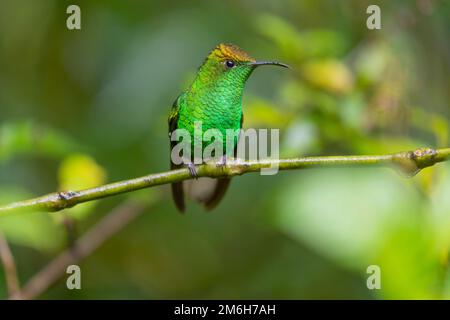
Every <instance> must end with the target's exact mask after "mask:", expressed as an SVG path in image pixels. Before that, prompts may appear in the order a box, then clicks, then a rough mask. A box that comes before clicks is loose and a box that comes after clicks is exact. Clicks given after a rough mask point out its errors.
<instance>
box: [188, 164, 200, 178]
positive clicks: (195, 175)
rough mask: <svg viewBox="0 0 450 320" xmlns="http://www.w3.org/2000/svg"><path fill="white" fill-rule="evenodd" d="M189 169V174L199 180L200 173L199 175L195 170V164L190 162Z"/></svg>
mask: <svg viewBox="0 0 450 320" xmlns="http://www.w3.org/2000/svg"><path fill="white" fill-rule="evenodd" d="M187 168H188V170H189V174H190V175H191V177H192V178H195V179H198V173H197V169H196V168H195V164H193V163H192V162H189V163H188V164H187Z"/></svg>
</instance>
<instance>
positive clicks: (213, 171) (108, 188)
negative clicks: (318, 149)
mask: <svg viewBox="0 0 450 320" xmlns="http://www.w3.org/2000/svg"><path fill="white" fill-rule="evenodd" d="M447 160H450V148H444V149H436V150H435V149H431V148H420V149H416V150H414V151H407V152H400V153H395V154H388V155H370V156H367V155H364V156H325V157H302V158H294V159H280V160H272V159H268V160H260V161H243V160H240V159H232V160H228V161H227V164H226V165H218V163H216V162H209V163H205V164H202V165H199V166H197V173H198V177H211V178H219V177H233V176H237V175H242V174H244V173H249V172H257V171H260V170H261V169H263V168H270V167H272V166H274V165H278V168H279V170H295V169H307V168H317V167H331V166H346V165H363V166H396V167H399V168H400V169H401V170H402V171H404V172H405V173H407V174H408V175H410V176H412V175H414V174H416V173H417V172H419V171H420V170H421V169H423V168H426V167H429V166H432V165H434V164H436V163H438V162H443V161H447ZM188 179H192V176H191V175H190V173H189V170H188V169H187V168H182V169H177V170H172V171H166V172H162V173H155V174H150V175H147V176H143V177H140V178H135V179H131V180H124V181H119V182H115V183H111V184H107V185H103V186H100V187H97V188H92V189H85V190H81V191H64V192H55V193H50V194H48V195H45V196H42V197H39V198H35V199H31V200H25V201H19V202H15V203H11V204H9V205H6V206H3V207H0V216H2V215H4V214H7V213H12V212H18V211H22V210H28V211H29V210H34V211H59V210H63V209H65V208H70V207H73V206H75V205H77V204H80V203H83V202H87V201H92V200H97V199H101V198H106V197H111V196H114V195H118V194H122V193H126V192H131V191H135V190H140V189H144V188H149V187H154V186H158V185H163V184H168V183H173V182H179V181H183V180H188Z"/></svg>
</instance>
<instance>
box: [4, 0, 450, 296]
mask: <svg viewBox="0 0 450 320" xmlns="http://www.w3.org/2000/svg"><path fill="white" fill-rule="evenodd" d="M73 3H77V4H78V5H79V6H80V7H81V19H82V21H81V23H82V29H81V30H78V31H77V30H75V31H70V30H68V29H67V28H66V19H67V17H68V15H67V14H66V8H67V6H68V5H69V4H73ZM370 4H378V5H380V7H381V22H382V29H381V30H373V31H371V30H368V29H367V28H366V19H367V17H368V14H366V8H367V7H368V5H370ZM449 17H450V2H449V1H444V0H442V1H431V0H417V1H356V0H354V1H341V2H337V1H333V0H321V1H312V0H307V1H301V0H287V1H268V0H262V1H261V0H252V1H250V0H249V1H203V2H200V1H164V2H163V1H121V0H113V1H111V0H109V1H106V0H105V1H60V0H58V1H57V0H53V1H51V0H40V1H33V0H19V1H12V0H0V203H2V204H4V203H7V202H10V201H15V200H21V199H25V198H27V197H31V196H37V195H41V194H45V193H49V192H52V191H55V190H62V189H68V188H82V187H90V186H95V185H98V184H102V183H104V182H106V181H116V180H122V179H128V178H131V177H136V176H141V175H145V174H147V173H152V172H159V171H164V170H167V169H168V167H169V163H168V159H169V145H168V141H167V140H168V139H167V115H168V112H169V109H170V106H171V104H172V102H173V100H174V99H175V97H176V96H177V95H178V94H179V93H180V92H181V91H182V90H183V89H184V88H185V87H186V86H187V85H188V84H189V82H190V81H191V80H192V77H193V75H194V74H195V72H196V68H197V67H198V66H199V65H200V64H201V62H202V61H203V59H204V57H205V56H206V54H207V53H208V52H209V50H211V49H212V48H213V47H214V46H215V45H216V44H218V43H220V42H231V43H235V44H238V45H239V46H241V47H242V48H243V49H244V50H246V51H248V52H249V53H250V54H251V55H252V56H254V57H256V58H259V59H275V60H279V61H283V62H285V63H288V64H290V65H291V66H292V70H291V71H285V70H279V69H277V68H261V69H260V70H259V69H258V70H257V71H256V72H255V73H254V74H253V76H252V77H251V78H250V80H249V82H248V84H247V88H246V92H245V95H244V113H245V121H246V122H245V123H244V127H247V128H248V127H263V128H280V138H281V150H280V151H281V156H282V157H294V156H303V155H334V154H377V153H388V152H396V151H404V150H409V149H411V148H416V147H422V146H430V147H447V146H449V144H450V143H449V127H448V121H449V117H450V111H449V104H448V101H449V98H450V90H449V89H450V83H449V72H450V43H449V30H450V19H449ZM449 195H450V166H449V165H448V164H439V165H436V166H434V167H432V168H428V169H426V170H423V171H422V172H420V173H419V174H418V175H416V176H415V177H414V178H411V179H408V178H406V177H404V176H403V175H399V174H398V172H395V171H394V170H391V169H386V168H379V169H373V168H372V169H365V168H340V169H318V170H311V171H309V170H306V171H291V172H289V173H287V172H282V173H279V174H278V175H276V176H260V175H258V174H253V175H252V174H249V175H245V176H242V177H238V178H235V179H233V183H232V185H231V188H230V190H229V192H228V194H227V195H226V197H225V199H224V201H223V203H221V204H220V206H219V207H218V208H217V209H216V210H214V211H213V212H209V213H206V212H205V211H204V210H203V209H202V208H201V207H200V206H198V205H196V204H194V203H191V202H190V203H188V211H187V214H186V215H180V214H178V213H177V212H176V210H175V207H174V205H173V203H172V200H171V197H170V192H169V187H168V186H162V187H158V188H154V189H151V190H142V191H139V192H135V193H132V194H129V195H121V196H117V197H113V198H108V199H105V200H101V201H97V202H92V203H89V204H85V205H82V206H79V207H76V208H73V209H70V210H66V211H65V212H63V213H52V214H48V213H27V214H21V215H18V216H6V217H1V218H0V230H1V231H2V232H3V233H4V234H5V235H6V238H7V239H8V241H9V242H10V244H11V247H12V252H13V254H14V256H15V258H16V263H17V266H18V273H19V278H20V281H21V283H22V284H24V283H26V281H27V280H28V279H30V277H32V276H33V275H34V274H36V272H37V271H39V270H40V269H41V268H42V267H43V266H45V265H46V263H48V262H49V261H50V260H51V259H52V258H53V257H55V256H56V255H57V253H58V252H60V251H61V250H64V249H65V248H67V247H68V246H69V245H70V239H71V238H72V237H74V236H79V235H82V234H83V233H84V232H85V231H86V230H88V229H89V228H90V227H92V226H93V225H95V223H97V222H98V221H100V220H101V219H102V217H104V216H106V215H107V214H108V213H109V212H110V211H111V210H113V209H114V208H115V207H117V206H118V205H120V204H121V203H122V202H124V201H136V202H139V203H141V204H143V205H145V206H146V210H145V212H144V213H143V214H142V215H140V216H139V217H138V218H137V219H136V220H134V221H132V222H131V223H130V224H129V225H128V226H126V227H125V229H124V230H122V231H121V232H119V233H117V234H115V235H114V236H113V237H112V238H111V239H109V240H108V241H107V242H106V243H105V244H104V245H103V246H102V247H101V248H100V249H99V250H97V251H95V252H94V253H93V254H92V255H90V256H89V257H88V258H87V259H85V260H83V262H81V263H80V266H81V270H82V290H72V291H69V290H67V289H66V286H65V284H66V276H65V275H64V277H63V278H62V279H61V280H60V281H59V282H57V283H56V284H55V285H54V286H52V288H50V289H49V290H48V291H46V292H45V293H44V294H43V295H41V296H39V298H44V299H45V298H61V299H94V298H105V299H108V298H139V299H141V298H145V299H165V298H171V299H173V298H175V299H176V298H199V299H206V298H213V299H214V298H236V299H241V298H256V299H258V298H277V299H303V298H309V299H315V298H342V299H347V298H359V299H372V298H376V299H392V298H398V299H405V298H414V299H416V298H444V299H448V298H450V272H449V269H448V262H449V258H448V252H449V245H450V196H449ZM68 221H69V222H70V224H71V225H73V228H72V229H73V230H72V231H71V232H68V229H67V222H68ZM369 265H379V266H380V268H381V289H380V290H369V289H368V288H367V287H366V279H367V277H368V276H369V275H368V274H367V273H366V269H367V267H368V266H369ZM4 283H5V278H4V272H3V269H2V267H1V266H0V297H2V298H3V297H6V295H7V291H6V288H5V284H4Z"/></svg>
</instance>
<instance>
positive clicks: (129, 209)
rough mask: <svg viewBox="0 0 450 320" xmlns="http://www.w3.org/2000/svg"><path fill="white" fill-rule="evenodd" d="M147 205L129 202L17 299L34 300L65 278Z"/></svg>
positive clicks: (53, 263) (39, 275) (32, 281)
mask: <svg viewBox="0 0 450 320" xmlns="http://www.w3.org/2000/svg"><path fill="white" fill-rule="evenodd" d="M145 208H146V206H145V205H143V204H139V203H136V202H135V201H128V202H126V203H124V204H122V205H120V206H118V207H117V208H115V209H114V210H113V211H111V212H110V213H109V214H107V215H106V216H105V217H104V218H103V219H102V220H101V221H100V222H98V223H97V224H96V225H95V226H94V227H92V228H91V229H90V230H89V231H88V232H86V233H85V234H84V235H83V236H82V237H81V238H80V239H78V240H77V241H75V243H74V244H73V246H72V247H70V248H68V249H67V250H65V251H63V252H62V253H60V254H59V255H58V256H57V257H56V258H55V259H53V260H52V261H51V262H50V263H49V264H48V265H46V266H45V267H44V268H43V269H42V270H41V271H39V272H38V273H37V274H36V275H35V276H33V277H32V278H31V279H30V280H29V281H28V283H26V284H25V285H24V287H23V288H22V291H21V293H20V295H19V296H13V298H16V299H33V298H35V297H37V296H39V295H40V294H42V293H43V292H45V291H46V290H47V289H48V288H49V287H50V286H51V285H52V284H54V283H55V282H56V281H57V280H58V279H59V278H61V277H62V276H63V275H64V274H65V273H66V270H67V267H68V266H69V265H72V264H76V263H78V262H79V261H81V260H82V259H84V258H85V257H87V256H89V255H90V254H91V253H92V252H93V251H95V250H96V249H97V248H98V247H100V246H101V245H102V244H103V243H104V242H105V241H106V240H108V239H109V238H110V237H111V236H112V235H114V234H116V233H117V232H118V231H120V230H121V229H122V228H123V227H124V226H126V225H127V224H128V223H130V222H131V221H132V220H134V219H135V218H136V217H137V216H139V215H140V214H142V213H143V212H144V211H145Z"/></svg>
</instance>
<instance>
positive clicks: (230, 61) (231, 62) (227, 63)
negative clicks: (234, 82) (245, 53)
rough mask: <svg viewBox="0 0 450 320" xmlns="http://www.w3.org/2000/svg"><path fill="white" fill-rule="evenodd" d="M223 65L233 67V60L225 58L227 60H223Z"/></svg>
mask: <svg viewBox="0 0 450 320" xmlns="http://www.w3.org/2000/svg"><path fill="white" fill-rule="evenodd" d="M225 65H226V66H227V67H228V68H230V69H231V68H233V67H234V61H233V60H227V61H225Z"/></svg>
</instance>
